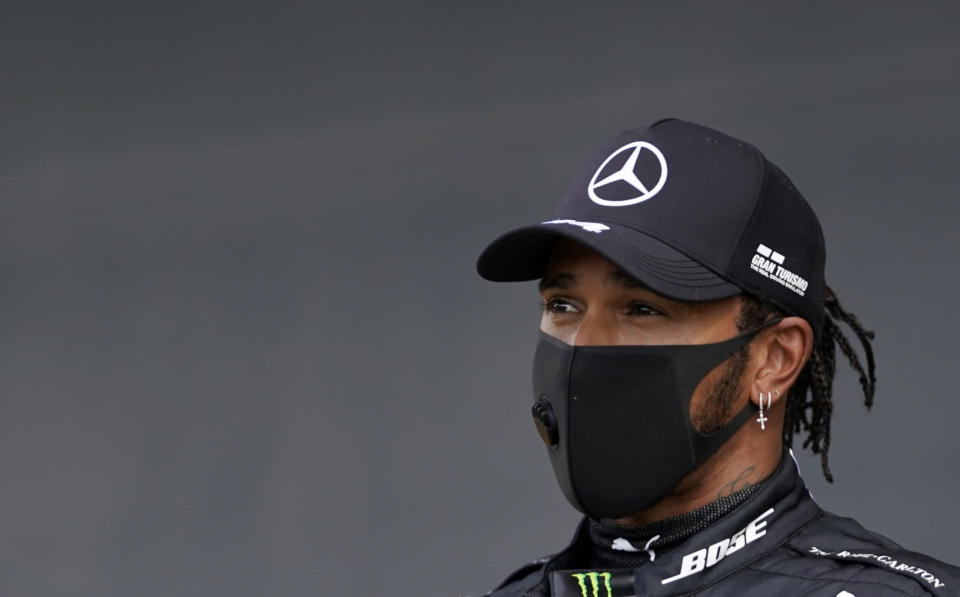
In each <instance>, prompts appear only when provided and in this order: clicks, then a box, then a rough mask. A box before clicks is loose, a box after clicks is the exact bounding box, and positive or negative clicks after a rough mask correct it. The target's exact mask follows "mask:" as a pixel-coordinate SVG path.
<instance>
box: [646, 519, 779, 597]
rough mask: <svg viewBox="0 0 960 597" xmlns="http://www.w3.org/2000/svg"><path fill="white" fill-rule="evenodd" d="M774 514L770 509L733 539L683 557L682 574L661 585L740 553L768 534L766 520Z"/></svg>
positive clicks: (701, 570)
mask: <svg viewBox="0 0 960 597" xmlns="http://www.w3.org/2000/svg"><path fill="white" fill-rule="evenodd" d="M771 514H773V508H770V509H769V510H767V511H766V512H764V513H763V514H761V515H760V516H758V517H756V518H755V519H753V522H751V523H750V524H748V525H747V526H745V527H744V528H742V529H741V530H739V531H737V532H736V533H735V534H734V535H733V537H730V538H729V539H724V540H723V541H718V542H716V543H714V544H713V545H711V546H710V547H704V548H703V549H701V550H699V551H695V552H693V553H688V554H687V555H685V556H683V563H682V564H680V574H677V575H676V576H671V577H670V578H665V579H664V580H662V581H660V584H664V585H666V584H669V583H672V582H673V581H675V580H680V579H681V578H686V577H688V576H692V575H694V574H696V573H698V572H703V571H704V570H706V569H707V568H711V567H713V566H715V565H716V564H717V562H719V561H720V560H722V559H723V558H725V557H727V556H728V555H730V554H732V553H734V552H737V551H740V550H741V549H743V548H744V547H746V546H747V545H749V544H751V543H753V542H754V541H756V540H757V539H759V538H760V537H763V536H764V535H766V534H767V529H766V527H767V521H765V520H764V518H766V517H768V516H770V515H771Z"/></svg>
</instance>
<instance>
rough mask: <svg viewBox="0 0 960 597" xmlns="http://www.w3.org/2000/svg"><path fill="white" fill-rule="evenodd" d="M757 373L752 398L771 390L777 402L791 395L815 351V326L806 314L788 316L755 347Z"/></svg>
mask: <svg viewBox="0 0 960 597" xmlns="http://www.w3.org/2000/svg"><path fill="white" fill-rule="evenodd" d="M751 350H752V351H753V352H754V359H755V361H754V362H755V363H756V373H755V374H754V378H753V391H752V392H751V395H752V397H751V399H752V400H754V401H756V400H758V395H759V394H760V393H761V392H763V393H767V392H770V393H771V394H773V396H772V397H771V398H772V400H773V402H777V401H779V400H780V399H781V398H786V397H787V390H788V389H789V388H790V386H792V385H793V382H794V381H796V379H797V376H799V375H800V372H801V371H802V370H803V367H804V365H806V364H807V359H809V358H810V352H811V351H812V350H813V329H812V328H811V327H810V324H809V323H807V320H805V319H803V318H802V317H784V318H783V319H782V320H781V321H780V322H779V323H777V324H776V325H774V326H772V327H771V328H770V329H768V330H765V331H764V332H763V333H761V335H760V336H759V337H758V338H757V341H755V344H754V345H753V346H752V347H751Z"/></svg>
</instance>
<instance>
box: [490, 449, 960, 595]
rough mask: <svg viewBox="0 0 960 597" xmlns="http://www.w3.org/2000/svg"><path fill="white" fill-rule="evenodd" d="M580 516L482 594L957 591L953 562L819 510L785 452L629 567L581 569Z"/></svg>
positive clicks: (585, 555) (583, 538) (958, 573)
mask: <svg viewBox="0 0 960 597" xmlns="http://www.w3.org/2000/svg"><path fill="white" fill-rule="evenodd" d="M587 523H588V521H587V520H584V521H583V522H582V523H581V524H580V527H579V528H578V529H577V533H576V535H575V536H574V539H573V542H572V543H571V544H570V545H569V546H568V547H567V548H566V549H564V550H563V551H561V552H560V553H558V554H556V555H553V556H550V557H548V558H543V559H541V560H537V561H535V562H533V563H531V564H529V565H527V566H525V567H523V568H521V569H520V570H517V571H516V572H514V573H513V574H512V575H511V576H510V577H509V578H507V580H506V581H505V582H504V583H503V584H502V585H501V586H500V587H499V588H497V589H496V590H494V591H492V592H491V593H488V595H490V596H491V597H514V596H517V597H519V596H521V595H523V596H530V597H534V596H537V597H539V596H547V595H552V596H554V597H627V596H631V595H634V596H637V597H640V596H646V595H650V596H653V595H705V596H706V595H709V596H727V595H729V596H738V597H744V596H753V595H757V596H759V595H763V596H765V597H770V596H774V597H789V596H792V595H814V596H821V595H822V596H824V597H874V596H877V597H885V596H893V595H898V596H902V595H960V568H956V567H954V566H950V565H948V564H944V563H942V562H939V561H937V560H934V559H933V558H930V557H928V556H924V555H921V554H918V553H915V552H912V551H908V550H906V549H904V548H902V547H900V546H899V545H897V544H896V543H894V542H893V541H890V540H889V539H887V538H885V537H883V536H881V535H878V534H876V533H872V532H870V531H868V530H866V529H864V528H863V527H861V526H860V525H859V524H858V523H857V522H856V521H855V520H853V519H851V518H841V517H839V516H835V515H833V514H830V513H828V512H824V511H823V510H821V509H820V506H818V505H817V503H816V502H815V501H814V500H813V498H812V497H811V495H810V492H809V491H808V490H807V488H806V486H805V485H804V483H803V479H801V477H800V474H799V473H798V471H797V466H796V463H795V462H794V460H793V458H792V457H791V456H790V455H789V453H788V452H785V456H784V458H783V459H782V460H781V463H780V465H779V467H778V468H777V470H776V472H774V474H773V475H772V476H771V477H770V478H769V479H768V480H767V481H766V482H765V483H764V485H763V487H762V488H761V489H760V490H759V491H757V492H756V493H755V494H753V495H751V496H750V497H749V498H748V499H747V500H746V501H744V502H743V503H742V504H740V505H739V506H737V507H736V508H735V509H733V510H732V511H731V512H729V513H728V514H726V515H724V516H723V517H722V518H720V520H718V521H716V522H715V523H713V524H711V525H710V526H708V527H707V528H706V529H704V530H701V531H699V532H697V533H695V534H693V535H692V536H690V537H687V538H686V539H685V540H683V541H682V542H680V543H678V544H676V545H671V546H669V548H667V549H665V550H657V549H655V548H654V549H650V550H649V552H648V554H647V555H646V556H644V558H651V559H647V560H646V561H645V563H643V564H642V565H640V566H639V567H637V568H628V569H597V568H587V566H589V565H590V562H591V557H590V550H591V545H590V538H589V533H588V528H587V527H588V524H587ZM654 547H655V546H654Z"/></svg>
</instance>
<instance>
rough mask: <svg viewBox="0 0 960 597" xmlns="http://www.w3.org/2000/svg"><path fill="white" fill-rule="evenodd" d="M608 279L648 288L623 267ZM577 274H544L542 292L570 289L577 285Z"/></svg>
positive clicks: (629, 286) (630, 286) (624, 284)
mask: <svg viewBox="0 0 960 597" xmlns="http://www.w3.org/2000/svg"><path fill="white" fill-rule="evenodd" d="M607 279H608V280H613V281H614V282H616V283H617V284H618V285H619V286H622V287H624V288H647V286H645V285H644V284H641V283H640V282H639V281H637V280H636V279H635V278H634V277H632V276H631V275H630V274H628V273H627V272H625V271H623V270H622V269H618V270H617V271H615V272H612V273H611V274H609V275H608V276H607ZM576 283H577V276H575V275H574V274H571V273H570V272H560V273H557V274H553V275H550V276H544V277H543V278H541V279H540V284H539V288H540V292H543V291H544V290H546V289H547V288H558V289H560V290H566V289H569V288H570V287H571V286H574V285H576Z"/></svg>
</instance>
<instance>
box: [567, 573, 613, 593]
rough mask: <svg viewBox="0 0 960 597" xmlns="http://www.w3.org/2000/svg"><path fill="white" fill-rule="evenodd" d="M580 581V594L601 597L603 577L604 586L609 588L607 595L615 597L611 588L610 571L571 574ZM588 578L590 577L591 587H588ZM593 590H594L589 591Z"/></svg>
mask: <svg viewBox="0 0 960 597" xmlns="http://www.w3.org/2000/svg"><path fill="white" fill-rule="evenodd" d="M570 576H572V577H574V578H575V579H577V582H578V583H580V594H581V595H583V597H601V595H600V579H601V578H602V579H603V586H604V587H605V588H606V589H607V595H606V597H613V590H612V589H611V588H610V573H609V572H586V573H580V574H571V575H570ZM587 579H590V589H587ZM589 590H592V591H593V592H588V591H589Z"/></svg>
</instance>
